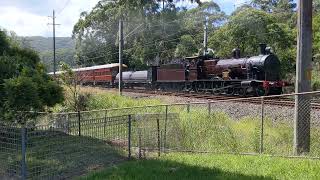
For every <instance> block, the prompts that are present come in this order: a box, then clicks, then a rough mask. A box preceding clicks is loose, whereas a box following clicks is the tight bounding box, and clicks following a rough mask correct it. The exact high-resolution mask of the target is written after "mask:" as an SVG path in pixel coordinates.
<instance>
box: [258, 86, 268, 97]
mask: <svg viewBox="0 0 320 180" xmlns="http://www.w3.org/2000/svg"><path fill="white" fill-rule="evenodd" d="M255 91H256V96H266V95H267V91H266V90H265V89H264V88H263V87H261V86H259V87H256V88H255Z"/></svg>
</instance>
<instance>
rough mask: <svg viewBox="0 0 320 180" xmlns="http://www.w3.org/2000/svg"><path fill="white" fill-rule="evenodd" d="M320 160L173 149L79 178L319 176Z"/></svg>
mask: <svg viewBox="0 0 320 180" xmlns="http://www.w3.org/2000/svg"><path fill="white" fill-rule="evenodd" d="M319 171H320V161H318V160H303V159H286V158H276V157H266V156H240V155H212V154H182V153H173V154H168V155H165V156H162V157H160V158H158V159H149V160H136V161H130V162H125V163H122V164H119V165H116V166H113V167H111V168H107V169H105V170H103V171H99V172H94V173H91V174H89V175H88V176H85V177H82V178H80V179H82V180H99V179H110V180H138V179H139V180H140V179H143V180H149V179H152V180H157V179H159V180H160V179H161V180H162V179H167V180H173V179H176V180H179V179H184V180H186V179H192V180H193V179H194V180H202V179H299V180H302V179H308V180H310V179H319V178H320V173H319Z"/></svg>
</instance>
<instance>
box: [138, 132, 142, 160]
mask: <svg viewBox="0 0 320 180" xmlns="http://www.w3.org/2000/svg"><path fill="white" fill-rule="evenodd" d="M138 150H139V159H141V157H142V154H141V129H140V128H139V129H138Z"/></svg>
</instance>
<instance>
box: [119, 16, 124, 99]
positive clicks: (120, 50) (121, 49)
mask: <svg viewBox="0 0 320 180" xmlns="http://www.w3.org/2000/svg"><path fill="white" fill-rule="evenodd" d="M122 53H123V21H122V19H121V18H120V20H119V95H120V96H121V95H122V64H123V62H122Z"/></svg>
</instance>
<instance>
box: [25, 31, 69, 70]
mask: <svg viewBox="0 0 320 180" xmlns="http://www.w3.org/2000/svg"><path fill="white" fill-rule="evenodd" d="M20 38H21V40H20V41H21V45H22V46H25V47H31V48H32V49H34V50H36V51H37V52H39V55H40V58H41V60H42V61H43V63H44V64H45V65H46V66H47V70H48V71H49V72H51V71H53V40H52V37H41V36H30V37H20ZM74 49H75V42H74V40H73V39H72V38H71V37H56V60H57V65H58V64H59V62H60V61H63V62H65V63H67V64H69V65H71V66H72V65H74V64H75V63H74V52H75V50H74Z"/></svg>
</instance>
